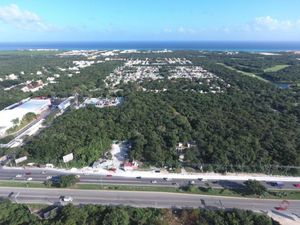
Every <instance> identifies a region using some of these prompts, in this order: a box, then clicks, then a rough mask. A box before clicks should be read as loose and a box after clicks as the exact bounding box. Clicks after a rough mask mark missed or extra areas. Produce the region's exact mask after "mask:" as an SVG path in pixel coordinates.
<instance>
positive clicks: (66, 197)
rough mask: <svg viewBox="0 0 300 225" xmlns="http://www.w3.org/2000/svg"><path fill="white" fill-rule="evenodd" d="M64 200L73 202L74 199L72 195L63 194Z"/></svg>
mask: <svg viewBox="0 0 300 225" xmlns="http://www.w3.org/2000/svg"><path fill="white" fill-rule="evenodd" d="M62 200H63V201H64V202H72V201H73V198H72V197H71V196H63V197H62Z"/></svg>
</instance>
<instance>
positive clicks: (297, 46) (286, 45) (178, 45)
mask: <svg viewBox="0 0 300 225" xmlns="http://www.w3.org/2000/svg"><path fill="white" fill-rule="evenodd" d="M26 49H59V50H71V49H72V50H79V49H80V50H94V49H95V50H112V49H120V50H123V49H137V50H162V49H168V50H205V51H254V52H260V51H272V52H277V51H299V50H300V42H241V41H240V42H229V41H223V42H220V41H189V42H187V41H186V42H184V41H160V42H159V41H151V42H150V41H148V42H147V41H135V42H134V41H130V42H26V43H25V42H24V43H21V42H18V43H0V50H26Z"/></svg>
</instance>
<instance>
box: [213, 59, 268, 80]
mask: <svg viewBox="0 0 300 225" xmlns="http://www.w3.org/2000/svg"><path fill="white" fill-rule="evenodd" d="M217 64H218V65H221V66H224V67H225V68H227V69H230V70H233V71H235V72H238V73H241V74H243V75H245V76H248V77H252V78H256V79H259V80H261V81H264V82H269V81H268V80H266V79H264V78H262V77H259V76H257V75H256V74H254V73H249V72H245V71H241V70H238V69H236V68H234V67H231V66H227V65H225V64H224V63H217Z"/></svg>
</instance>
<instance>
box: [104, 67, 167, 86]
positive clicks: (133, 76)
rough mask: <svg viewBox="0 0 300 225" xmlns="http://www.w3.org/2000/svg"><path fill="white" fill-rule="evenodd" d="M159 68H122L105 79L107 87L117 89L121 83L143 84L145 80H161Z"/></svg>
mask: <svg viewBox="0 0 300 225" xmlns="http://www.w3.org/2000/svg"><path fill="white" fill-rule="evenodd" d="M161 78H162V77H160V76H159V67H158V66H128V65H126V66H121V67H118V68H116V69H115V70H114V71H113V73H111V74H110V75H109V76H107V77H106V78H105V81H104V82H105V84H106V86H110V87H116V86H117V85H119V84H121V83H125V84H127V83H129V82H143V80H145V79H147V80H149V79H150V80H156V79H161Z"/></svg>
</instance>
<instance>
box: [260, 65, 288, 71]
mask: <svg viewBox="0 0 300 225" xmlns="http://www.w3.org/2000/svg"><path fill="white" fill-rule="evenodd" d="M289 66H290V65H276V66H272V67H269V68H266V69H264V72H266V73H269V72H277V71H279V70H283V69H285V68H287V67H289Z"/></svg>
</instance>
